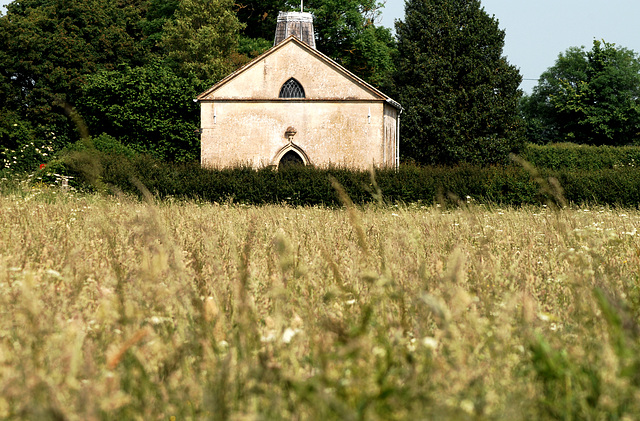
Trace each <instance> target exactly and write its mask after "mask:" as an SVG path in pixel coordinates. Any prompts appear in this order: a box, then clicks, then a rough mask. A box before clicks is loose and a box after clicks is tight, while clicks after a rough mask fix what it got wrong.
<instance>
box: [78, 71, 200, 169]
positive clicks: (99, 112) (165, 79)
mask: <svg viewBox="0 0 640 421" xmlns="http://www.w3.org/2000/svg"><path fill="white" fill-rule="evenodd" d="M201 86H202V83H201V82H200V81H199V80H198V79H197V78H195V77H191V78H185V77H179V76H177V75H176V74H174V73H173V72H172V71H171V70H170V69H169V68H167V67H166V66H164V65H163V64H162V63H160V62H154V63H150V64H147V65H145V66H139V67H134V68H132V67H129V66H121V67H119V68H117V69H115V70H102V71H100V72H98V73H96V74H94V75H91V76H89V77H88V78H87V83H86V84H85V85H84V86H83V98H82V101H81V103H80V105H79V107H78V108H79V111H80V113H81V114H82V115H84V116H85V119H86V122H87V126H88V128H89V131H90V132H91V133H94V134H99V133H106V134H108V135H110V136H113V137H114V138H116V139H118V140H119V141H120V142H121V143H123V144H125V145H127V146H129V147H130V148H131V149H133V150H135V151H138V152H144V153H148V154H151V155H154V156H156V157H158V158H161V159H165V160H170V161H189V160H197V159H198V155H199V140H198V130H197V129H198V127H199V126H200V124H199V123H200V122H199V116H200V115H199V113H198V104H196V103H194V102H193V98H195V97H196V95H197V94H198V87H201Z"/></svg>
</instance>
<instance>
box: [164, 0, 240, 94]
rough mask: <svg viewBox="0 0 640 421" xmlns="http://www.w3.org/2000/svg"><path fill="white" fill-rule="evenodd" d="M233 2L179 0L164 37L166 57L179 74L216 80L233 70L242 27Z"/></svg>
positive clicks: (222, 0) (210, 80) (223, 0)
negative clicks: (234, 55) (173, 17)
mask: <svg viewBox="0 0 640 421" xmlns="http://www.w3.org/2000/svg"><path fill="white" fill-rule="evenodd" d="M233 5H234V3H233V0H182V1H180V3H179V5H178V9H177V10H176V12H175V19H173V20H170V21H168V22H167V24H166V25H165V27H164V37H163V44H164V46H165V48H166V50H167V60H168V62H169V63H170V64H171V65H172V67H173V68H174V69H175V70H176V72H177V73H178V74H179V75H182V76H187V75H189V74H193V75H195V76H196V77H197V78H199V79H200V80H203V81H209V82H215V81H217V80H219V79H220V78H222V77H223V76H225V75H226V74H227V73H229V72H231V71H232V70H233V68H234V66H235V63H234V57H233V54H234V53H235V52H236V48H237V46H238V35H239V31H240V30H241V29H242V28H243V27H244V25H243V24H242V23H241V22H240V21H239V20H238V18H237V16H236V14H235V12H234V11H233Z"/></svg>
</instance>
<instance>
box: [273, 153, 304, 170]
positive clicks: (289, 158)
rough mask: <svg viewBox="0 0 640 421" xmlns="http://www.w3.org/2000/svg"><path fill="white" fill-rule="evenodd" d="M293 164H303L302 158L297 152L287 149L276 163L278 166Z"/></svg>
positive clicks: (291, 165) (292, 165)
mask: <svg viewBox="0 0 640 421" xmlns="http://www.w3.org/2000/svg"><path fill="white" fill-rule="evenodd" d="M294 166H304V160H303V159H302V157H301V156H300V155H298V153H297V152H296V151H294V150H290V151H288V152H287V153H286V154H284V155H283V156H282V158H280V162H279V163H278V167H281V168H282V167H285V168H286V167H294Z"/></svg>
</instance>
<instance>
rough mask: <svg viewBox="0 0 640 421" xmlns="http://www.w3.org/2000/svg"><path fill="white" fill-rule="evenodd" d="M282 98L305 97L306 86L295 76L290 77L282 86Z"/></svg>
mask: <svg viewBox="0 0 640 421" xmlns="http://www.w3.org/2000/svg"><path fill="white" fill-rule="evenodd" d="M279 97H280V98H304V97H305V96H304V88H303V87H302V85H300V82H298V81H297V80H295V79H294V78H291V79H289V80H288V81H286V82H285V83H284V85H282V88H280V95H279Z"/></svg>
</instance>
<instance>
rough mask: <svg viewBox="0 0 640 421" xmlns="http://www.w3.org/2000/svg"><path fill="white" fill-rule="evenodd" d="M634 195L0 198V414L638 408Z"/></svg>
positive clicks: (565, 414)
mask: <svg viewBox="0 0 640 421" xmlns="http://www.w3.org/2000/svg"><path fill="white" fill-rule="evenodd" d="M639 226H640V212H638V211H627V210H619V209H612V208H601V209H588V210H587V209H564V210H557V211H552V210H550V209H547V208H544V207H536V208H525V209H492V208H487V207H484V206H474V205H472V204H467V205H463V206H462V207H461V208H459V209H449V210H447V209H443V208H439V207H435V206H434V207H411V206H407V207H384V206H371V207H368V208H365V209H362V208H355V207H353V206H348V207H346V208H343V209H337V210H336V209H324V208H289V207H279V206H264V207H243V206H235V205H211V204H205V203H194V202H162V203H156V202H154V201H153V200H152V199H149V200H148V202H146V203H141V202H138V201H134V200H131V199H128V198H125V197H121V198H105V197H99V196H91V195H77V194H75V193H68V194H60V193H58V192H57V191H56V190H51V191H49V190H46V189H44V190H42V189H40V190H32V191H17V192H16V191H14V192H12V193H7V194H5V195H3V196H0V227H1V228H0V312H1V317H0V419H38V420H46V419H55V420H61V419H65V420H113V419H118V420H120V419H125V420H127V419H139V420H154V419H157V420H161V419H162V420H165V419H171V420H173V419H176V420H182V419H193V420H195V419H198V420H199V419H215V420H223V419H232V420H238V419H242V420H245V419H341V420H343V419H344V420H350V419H381V420H382V419H384V420H387V419H508V420H513V419H527V420H529V419H635V418H636V417H637V414H639V413H640V395H639V393H638V391H639V384H640V357H639V356H638V355H640V353H639V351H640V347H639V346H638V345H639V344H638V334H639V333H640V330H639V329H638V315H639V309H640V292H639V289H638V287H639V285H638V268H639V267H640V239H639V237H638V234H640V232H638V231H637V229H638V227H639Z"/></svg>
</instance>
